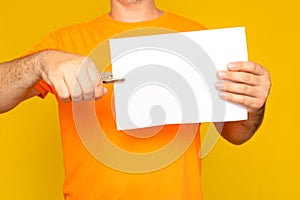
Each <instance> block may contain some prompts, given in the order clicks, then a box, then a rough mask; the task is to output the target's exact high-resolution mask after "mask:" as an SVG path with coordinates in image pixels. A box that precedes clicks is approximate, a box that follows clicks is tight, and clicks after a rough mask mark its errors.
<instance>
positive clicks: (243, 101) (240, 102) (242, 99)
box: [238, 96, 246, 105]
mask: <svg viewBox="0 0 300 200" xmlns="http://www.w3.org/2000/svg"><path fill="white" fill-rule="evenodd" d="M238 103H239V104H242V105H246V98H245V97H243V96H241V97H240V98H238Z"/></svg>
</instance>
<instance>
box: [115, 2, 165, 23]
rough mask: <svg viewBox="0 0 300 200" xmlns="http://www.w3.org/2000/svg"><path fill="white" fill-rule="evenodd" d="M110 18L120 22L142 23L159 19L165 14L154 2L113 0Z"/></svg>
mask: <svg viewBox="0 0 300 200" xmlns="http://www.w3.org/2000/svg"><path fill="white" fill-rule="evenodd" d="M110 3H111V12H110V16H111V17H112V18H113V19H114V20H116V21H120V22H141V21H148V20H152V19H155V18H158V17H159V16H161V15H162V14H163V11H161V10H159V9H158V8H157V7H156V6H155V3H154V0H136V1H132V0H111V1H110Z"/></svg>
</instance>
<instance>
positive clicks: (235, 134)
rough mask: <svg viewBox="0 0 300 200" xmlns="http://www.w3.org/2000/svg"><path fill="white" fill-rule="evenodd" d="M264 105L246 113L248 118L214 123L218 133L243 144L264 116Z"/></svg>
mask: <svg viewBox="0 0 300 200" xmlns="http://www.w3.org/2000/svg"><path fill="white" fill-rule="evenodd" d="M264 111H265V106H263V107H262V108H261V109H259V110H258V111H255V112H251V113H248V120H244V121H235V122H225V123H224V124H222V125H221V124H216V127H217V129H218V131H219V132H220V134H221V135H222V136H223V137H224V138H225V139H226V140H228V141H229V142H231V143H233V144H243V143H244V142H246V141H247V140H249V139H250V138H251V137H252V136H253V135H254V133H255V132H256V131H257V129H258V128H259V127H260V125H261V123H262V121H263V118H264Z"/></svg>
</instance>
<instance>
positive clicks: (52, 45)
mask: <svg viewBox="0 0 300 200" xmlns="http://www.w3.org/2000/svg"><path fill="white" fill-rule="evenodd" d="M50 49H52V50H58V49H59V47H58V41H57V39H56V36H55V32H52V33H50V34H49V35H48V36H46V37H45V38H44V39H43V40H41V41H40V42H39V43H38V44H36V45H35V46H34V47H33V48H32V49H31V50H30V51H29V52H28V53H26V54H25V55H31V54H34V53H37V52H40V51H44V50H50ZM34 89H36V90H37V91H38V92H40V94H39V95H38V96H39V97H41V98H45V97H46V96H47V94H48V93H49V92H51V93H54V88H53V87H51V86H50V85H49V84H47V83H46V82H45V81H44V80H40V81H39V82H38V83H37V84H35V86H34Z"/></svg>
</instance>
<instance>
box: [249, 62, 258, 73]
mask: <svg viewBox="0 0 300 200" xmlns="http://www.w3.org/2000/svg"><path fill="white" fill-rule="evenodd" d="M257 67H258V66H257V64H256V63H255V62H249V69H250V70H251V71H256V70H257Z"/></svg>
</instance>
